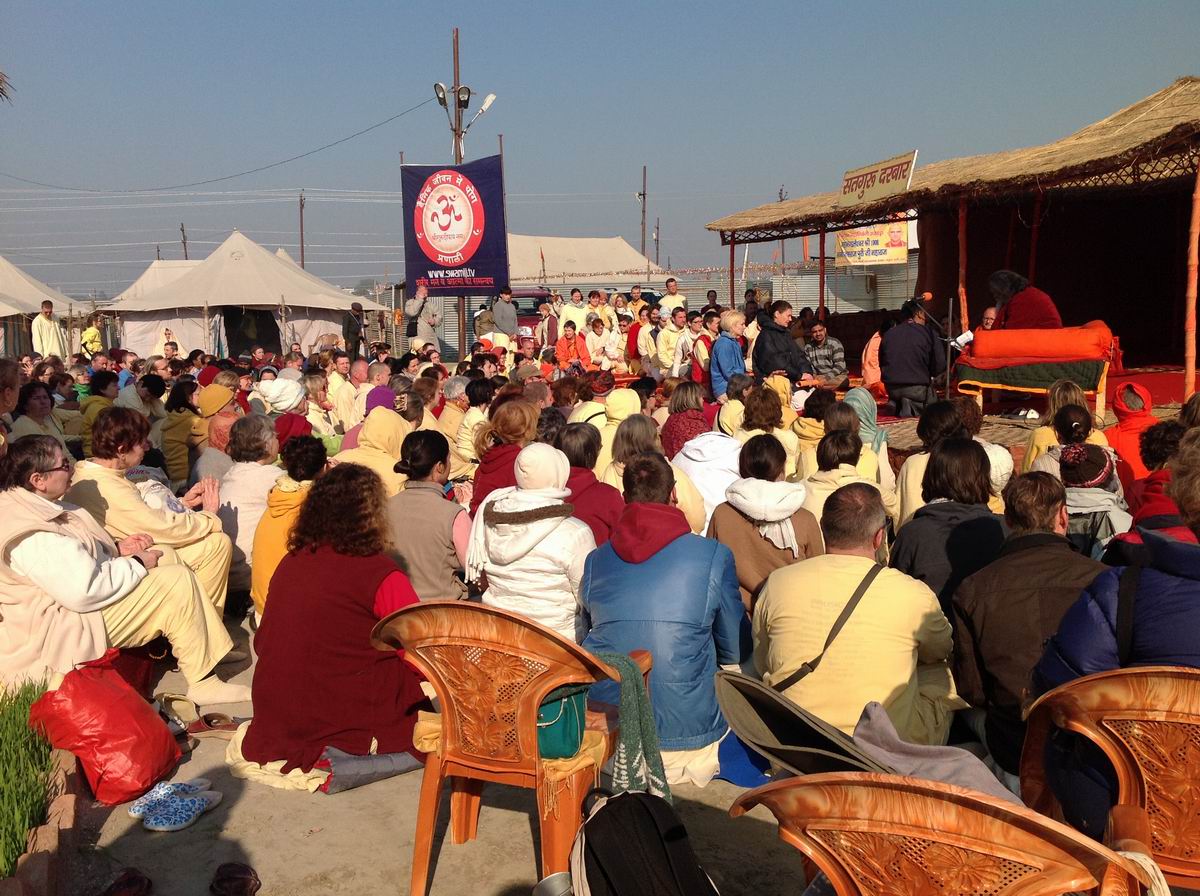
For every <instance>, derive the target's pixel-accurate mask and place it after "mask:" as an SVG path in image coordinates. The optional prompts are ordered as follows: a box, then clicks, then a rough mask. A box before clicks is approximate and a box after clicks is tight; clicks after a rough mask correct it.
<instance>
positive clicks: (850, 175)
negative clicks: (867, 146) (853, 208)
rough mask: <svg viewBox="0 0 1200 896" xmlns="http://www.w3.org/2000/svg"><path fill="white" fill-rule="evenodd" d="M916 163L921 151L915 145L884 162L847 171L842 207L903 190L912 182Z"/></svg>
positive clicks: (843, 180) (839, 203)
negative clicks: (911, 148) (900, 154)
mask: <svg viewBox="0 0 1200 896" xmlns="http://www.w3.org/2000/svg"><path fill="white" fill-rule="evenodd" d="M916 166H917V151H916V150H915V149H914V150H913V151H912V152H908V153H905V154H904V155H902V156H896V157H895V158H891V159H888V160H887V161H884V162H876V163H875V164H874V165H867V166H866V167H865V168H855V169H854V170H853V171H847V172H846V173H845V174H844V175H842V189H841V192H840V193H839V194H838V203H837V204H838V207H839V208H846V207H847V206H850V205H862V204H864V203H867V202H875V201H877V200H879V199H886V198H887V197H888V196H895V195H896V194H897V193H903V192H904V191H905V190H907V189H908V186H909V184H910V183H912V175H913V169H914V168H915V167H916Z"/></svg>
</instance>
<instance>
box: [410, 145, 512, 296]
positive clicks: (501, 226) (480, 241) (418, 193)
mask: <svg viewBox="0 0 1200 896" xmlns="http://www.w3.org/2000/svg"><path fill="white" fill-rule="evenodd" d="M400 189H401V192H402V194H403V200H404V204H403V209H404V212H403V214H404V265H405V279H406V280H407V281H408V288H409V289H410V290H415V289H416V287H418V286H424V287H426V288H427V289H428V290H429V292H430V294H432V295H461V294H464V293H465V294H467V295H494V294H495V293H496V292H498V291H499V289H500V288H501V287H503V286H507V285H508V235H507V224H506V222H505V220H504V175H503V167H502V166H501V161H500V156H498V155H496V156H488V157H487V158H485V159H479V160H477V161H474V162H466V163H464V164H462V165H405V166H403V167H402V168H401V169H400Z"/></svg>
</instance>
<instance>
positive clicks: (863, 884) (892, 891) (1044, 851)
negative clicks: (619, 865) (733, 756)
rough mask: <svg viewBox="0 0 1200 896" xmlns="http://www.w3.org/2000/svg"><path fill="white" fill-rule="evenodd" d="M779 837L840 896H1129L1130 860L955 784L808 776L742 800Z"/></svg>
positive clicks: (738, 809) (857, 775)
mask: <svg viewBox="0 0 1200 896" xmlns="http://www.w3.org/2000/svg"><path fill="white" fill-rule="evenodd" d="M757 805H763V806H766V807H767V808H768V809H770V811H771V812H772V813H773V814H774V815H775V817H776V819H778V821H779V836H780V838H781V839H783V840H784V841H785V842H787V843H790V844H792V845H793V846H795V847H796V848H798V849H800V850H801V851H802V852H804V853H805V854H806V855H807V856H809V857H810V858H811V859H812V860H813V861H814V862H815V863H816V864H817V866H818V867H820V869H821V870H822V871H824V872H825V873H826V875H828V877H829V879H830V881H831V882H832V883H833V885H834V887H835V888H836V890H837V892H838V894H839V896H875V894H888V896H942V894H965V893H970V894H973V896H1001V894H1004V896H1016V894H1021V896H1041V894H1046V896H1050V894H1061V893H1068V892H1072V891H1087V890H1092V889H1094V888H1096V887H1100V886H1101V885H1102V884H1104V885H1105V886H1103V888H1102V890H1101V892H1104V893H1110V894H1114V896H1115V894H1120V896H1127V894H1129V893H1131V892H1136V888H1135V889H1130V887H1129V884H1131V883H1132V882H1133V881H1134V880H1136V879H1138V878H1140V874H1139V872H1137V871H1136V870H1135V869H1134V867H1133V866H1132V865H1131V864H1130V863H1128V862H1127V861H1126V860H1124V859H1123V858H1121V857H1120V856H1118V855H1117V854H1116V853H1114V852H1112V851H1111V850H1109V849H1107V848H1105V847H1103V846H1101V845H1100V844H1098V843H1096V842H1095V841H1092V840H1090V839H1089V838H1087V837H1086V836H1084V835H1082V834H1079V833H1078V832H1076V831H1074V830H1071V829H1070V828H1068V827H1067V826H1065V825H1062V824H1059V823H1058V822H1055V821H1051V820H1050V819H1047V818H1044V817H1042V816H1040V815H1038V814H1037V813H1035V812H1032V811H1030V810H1028V809H1025V808H1022V807H1020V806H1017V805H1015V804H1013V803H1008V802H1005V801H1003V800H999V799H995V798H993V797H989V796H985V795H984V794H981V793H976V792H975V791H971V790H965V789H963V788H961V787H954V786H952V785H949V784H936V783H932V782H929V781H921V780H917V779H915V778H904V777H899V776H894V775H879V774H871V773H866V772H842V773H836V774H828V775H808V776H805V777H802V778H789V779H787V780H784V781H778V782H775V783H773V784H767V785H766V786H764V787H760V788H758V789H756V790H753V791H750V792H749V793H746V794H743V795H742V796H741V797H740V798H739V799H738V800H737V801H736V802H735V803H734V804H733V807H732V808H731V809H730V810H729V811H730V814H731V815H733V816H734V817H735V818H736V817H737V816H739V815H741V814H742V813H744V812H746V811H748V810H749V809H751V808H753V807H754V806H757Z"/></svg>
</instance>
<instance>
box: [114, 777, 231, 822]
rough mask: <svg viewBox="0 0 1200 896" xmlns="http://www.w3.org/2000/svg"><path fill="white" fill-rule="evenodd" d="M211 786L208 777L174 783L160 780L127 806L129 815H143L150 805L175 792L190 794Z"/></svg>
mask: <svg viewBox="0 0 1200 896" xmlns="http://www.w3.org/2000/svg"><path fill="white" fill-rule="evenodd" d="M211 786H212V781H210V780H208V778H193V779H192V780H190V781H177V782H176V783H174V784H172V783H170V782H167V781H161V782H159V783H158V784H155V785H154V786H153V787H151V788H150V789H149V790H147V791H146V792H145V793H144V794H142V795H141V796H140V797H138V798H137V799H136V800H134V801H133V805H131V806H130V807H129V817H130V818H141V817H143V816H144V815H145V814H146V813H147V812H148V811H149V810H150V807H151V806H153V805H154V804H155V803H160V802H162V801H163V800H165V799H166V798H167V797H170V796H174V795H176V794H178V795H180V796H192V795H193V794H196V793H203V792H204V791H206V790H208V788H209V787H211Z"/></svg>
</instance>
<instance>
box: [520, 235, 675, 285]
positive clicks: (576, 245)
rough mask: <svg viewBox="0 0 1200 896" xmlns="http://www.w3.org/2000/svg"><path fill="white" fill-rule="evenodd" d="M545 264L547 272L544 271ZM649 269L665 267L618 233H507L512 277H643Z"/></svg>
mask: <svg viewBox="0 0 1200 896" xmlns="http://www.w3.org/2000/svg"><path fill="white" fill-rule="evenodd" d="M543 256H544V257H545V264H544V265H543V262H542V258H543ZM543 267H544V268H545V275H543V274H542V268H543ZM647 271H649V272H650V273H652V274H661V273H662V268H660V267H659V266H658V265H655V264H651V263H650V262H649V260H648V259H647V258H646V257H645V256H644V255H642V253H640V252H638V251H637V249H635V248H633V246H631V245H629V243H627V242H625V240H624V239H622V238H621V237H619V236H610V237H582V236H581V237H571V236H526V235H524V234H520V233H510V234H509V235H508V276H509V279H510V280H512V281H518V280H525V281H533V282H543V281H545V282H550V281H555V280H559V281H561V280H563V279H564V278H571V277H592V278H595V277H608V276H609V275H612V274H634V275H637V276H638V277H644V276H645V275H646V272H647Z"/></svg>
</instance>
